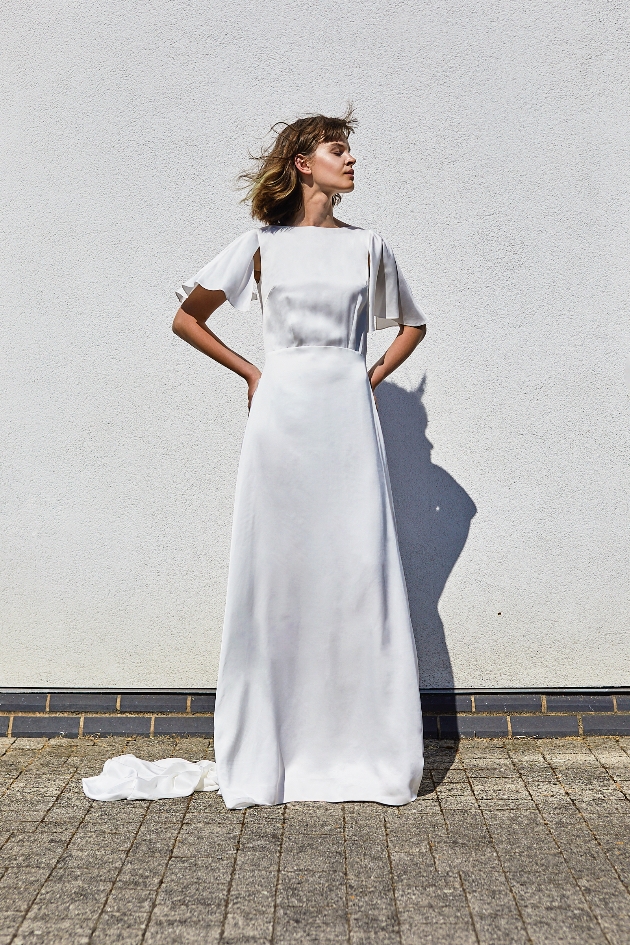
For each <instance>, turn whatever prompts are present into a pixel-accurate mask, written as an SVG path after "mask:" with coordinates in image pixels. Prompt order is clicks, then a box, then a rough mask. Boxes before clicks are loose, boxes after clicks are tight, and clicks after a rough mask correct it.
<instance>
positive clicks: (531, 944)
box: [462, 761, 534, 945]
mask: <svg viewBox="0 0 630 945" xmlns="http://www.w3.org/2000/svg"><path fill="white" fill-rule="evenodd" d="M462 767H463V769H464V775H465V777H466V780H467V782H468V787H469V788H470V790H471V792H472V795H473V797H474V798H475V802H476V804H477V809H478V810H479V813H480V814H481V819H482V820H483V825H484V827H485V828H486V833H487V834H488V837H489V839H490V844H491V846H492V849H493V850H494V854H495V856H496V858H497V860H498V861H499V866H500V867H501V872H502V873H503V879H504V880H505V882H506V885H507V888H508V889H509V890H510V895H511V897H512V901H513V902H514V907H515V909H516V911H517V913H518V917H519V919H520V920H521V923H522V926H523V931H524V932H525V935H526V936H527V941H528V942H529V945H534V940H533V939H532V937H531V935H530V934H529V929H528V928H527V923H526V922H525V917H524V915H523V912H522V910H521V907H520V904H519V901H518V899H517V898H516V893H515V892H514V887H513V886H512V883H511V882H510V879H509V876H508V874H507V872H506V869H505V866H504V865H503V859H502V857H501V854H500V853H499V851H498V850H497V846H496V843H495V842H494V837H493V836H492V831H491V830H490V827H489V826H488V821H487V820H486V815H485V811H484V810H483V808H482V807H481V806H480V804H479V801H478V800H477V795H476V794H475V789H474V787H473V784H472V781H471V779H470V775H469V774H468V771H467V770H466V765H465V763H464V761H462Z"/></svg>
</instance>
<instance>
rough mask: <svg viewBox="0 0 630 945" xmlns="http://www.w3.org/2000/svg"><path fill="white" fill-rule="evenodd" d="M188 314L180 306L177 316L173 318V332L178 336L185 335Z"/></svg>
mask: <svg viewBox="0 0 630 945" xmlns="http://www.w3.org/2000/svg"><path fill="white" fill-rule="evenodd" d="M186 319H187V315H186V312H184V311H183V309H181V308H178V309H177V311H176V313H175V318H174V319H173V324H172V326H171V327H172V329H173V333H174V334H175V335H177V337H178V338H183V337H184V325H185V323H186Z"/></svg>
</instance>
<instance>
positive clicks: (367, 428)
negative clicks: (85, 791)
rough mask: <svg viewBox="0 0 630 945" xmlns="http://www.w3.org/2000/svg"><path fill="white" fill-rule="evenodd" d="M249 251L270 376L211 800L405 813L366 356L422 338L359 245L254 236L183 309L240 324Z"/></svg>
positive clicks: (391, 536)
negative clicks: (203, 301)
mask: <svg viewBox="0 0 630 945" xmlns="http://www.w3.org/2000/svg"><path fill="white" fill-rule="evenodd" d="M257 248H260V252H261V262H262V279H261V282H260V284H259V286H258V287H257V288H258V295H259V298H260V301H261V304H262V311H263V335H264V343H265V351H266V360H265V365H264V369H263V373H262V377H261V380H260V382H259V384H258V388H257V390H256V392H255V394H254V397H253V400H252V405H251V411H250V415H249V419H248V422H247V427H246V430H245V436H244V440H243V446H242V452H241V458H240V463H239V469H238V476H237V484H236V498H235V506H234V519H233V530H232V543H231V551H230V566H229V576H228V586H227V597H226V611H225V622H224V630H223V638H222V645H221V655H220V663H219V676H218V682H217V700H216V709H215V757H216V779H217V781H218V785H219V793H220V794H221V796H222V797H223V800H224V802H225V804H226V806H227V807H228V808H245V807H249V806H251V805H256V804H281V803H285V802H288V801H299V800H309V801H313V800H320V801H344V800H349V801H350V800H352V801H361V800H364V801H377V802H380V803H383V804H392V805H399V804H405V803H408V802H409V801H411V800H413V799H414V798H415V797H416V796H417V791H418V787H419V784H420V780H421V777H422V770H423V742H422V715H421V707H420V697H419V683H418V666H417V654H416V647H415V642H414V637H413V632H412V627H411V620H410V616H409V605H408V601H407V593H406V588H405V581H404V575H403V570H402V564H401V559H400V554H399V549H398V541H397V536H396V525H395V520H394V511H393V503H392V496H391V488H390V482H389V475H388V470H387V459H386V455H385V449H384V445H383V438H382V433H381V428H380V424H379V418H378V414H377V412H376V408H375V403H374V398H373V395H372V390H371V386H370V382H369V378H368V376H367V370H366V362H365V348H366V334H367V332H368V330H376V329H378V328H382V327H387V326H388V325H400V324H410V325H422V324H425V321H426V320H425V318H424V316H423V314H422V312H421V311H420V310H419V309H418V307H417V306H416V304H415V303H414V301H413V298H412V296H411V293H410V292H409V289H408V287H407V284H406V282H405V280H404V278H403V276H402V273H401V272H400V270H399V268H398V266H397V263H396V260H395V258H394V255H393V253H392V252H391V250H390V249H389V247H388V246H387V245H386V244H385V242H384V241H383V240H382V239H381V238H380V237H379V236H378V235H377V234H374V233H372V232H371V231H368V230H361V229H358V228H353V227H344V228H340V229H324V228H321V227H262V228H260V229H255V230H250V231H248V232H247V233H245V234H243V235H242V236H241V237H239V238H238V239H237V240H235V241H234V242H233V243H232V244H230V246H228V247H227V248H226V249H225V250H223V252H222V253H220V254H219V255H218V256H217V257H216V258H215V259H214V260H213V261H212V262H211V263H209V264H208V265H207V266H205V267H204V268H203V269H202V270H200V271H199V272H198V273H197V274H196V275H195V276H194V277H193V278H192V279H190V280H189V281H188V282H186V283H185V284H184V286H183V288H182V292H181V293H178V295H179V297H180V299H183V298H185V296H186V295H188V294H189V293H190V292H191V291H192V289H193V288H194V286H195V285H201V286H203V287H205V288H207V289H222V290H223V291H224V292H225V294H226V297H227V298H228V300H229V301H230V302H231V304H232V305H234V306H235V307H238V308H242V309H247V308H248V307H249V304H250V301H251V298H252V294H253V291H254V286H255V283H254V269H253V260H252V257H253V255H254V253H255V251H256V249H257ZM114 760H115V759H114ZM170 760H171V761H172V760H173V759H170ZM108 764H110V762H108ZM158 764H161V763H160V762H158ZM112 770H113V769H112ZM91 780H92V781H94V780H95V779H91ZM163 783H164V784H165V785H166V784H167V782H163ZM165 789H166V788H165ZM169 789H170V788H169ZM192 789H193V790H194V788H192ZM91 790H92V794H90V796H92V797H94V796H96V794H97V793H98V786H97V787H96V788H95V787H94V785H91ZM125 790H126V788H122V787H121V788H120V789H119V790H118V789H117V786H116V784H115V783H113V782H111V781H110V782H108V786H107V792H105V790H103V791H102V792H101V795H100V799H110V798H112V797H113V796H114V795H116V794H117V791H118V794H121V796H129V794H127V795H125ZM133 790H134V791H137V790H138V788H137V787H135V786H134V787H133ZM152 790H154V788H152ZM105 793H107V794H108V796H107V797H104V794H105ZM134 796H136V795H134ZM163 796H168V797H170V796H174V795H172V794H168V793H167V794H164V795H163Z"/></svg>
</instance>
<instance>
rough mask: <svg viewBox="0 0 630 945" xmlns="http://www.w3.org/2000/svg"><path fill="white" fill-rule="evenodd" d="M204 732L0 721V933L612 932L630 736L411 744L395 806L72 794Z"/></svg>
mask: <svg viewBox="0 0 630 945" xmlns="http://www.w3.org/2000/svg"><path fill="white" fill-rule="evenodd" d="M124 752H132V753H135V754H137V755H139V756H141V757H145V758H158V757H168V756H173V755H179V756H182V757H187V758H190V759H191V760H196V759H198V758H201V757H208V756H209V754H210V753H211V745H210V743H209V742H208V740H206V739H192V738H189V739H185V738H184V739H179V740H176V739H174V738H160V739H158V738H154V739H141V738H139V739H117V738H106V739H101V740H99V741H93V740H91V739H87V738H86V739H54V740H51V741H44V740H42V739H24V738H22V739H20V738H18V739H15V740H11V739H4V740H0V754H1V755H2V756H1V757H0V794H1V799H0V805H1V806H0V904H1V916H0V945H8V943H15V945H18V943H19V945H26V943H29V945H30V943H38V945H46V943H51V945H53V943H54V945H66V943H69V945H75V943H83V942H86V943H87V942H90V943H93V945H106V943H107V945H110V943H111V945H132V943H146V945H179V943H182V945H183V943H194V945H210V943H224V945H227V943H233V945H236V943H239V945H240V943H263V942H269V943H272V942H273V943H277V945H280V943H283V945H284V943H286V945H293V943H296V945H299V943H306V942H311V943H314V945H315V943H316V945H319V943H334V945H337V943H346V942H350V943H370V945H372V943H373V945H390V943H392V945H393V943H405V945H411V943H422V945H442V943H447V945H468V943H482V945H513V943H514V945H516V943H518V945H520V943H531V945H534V943H535V945H538V943H541V945H542V943H545V945H562V943H569V942H571V943H576V945H590V943H606V942H608V943H615V945H628V942H630V895H629V885H630V829H629V828H630V803H629V798H630V739H627V738H618V739H613V738H610V739H608V738H598V739H589V740H587V739H559V740H551V739H549V740H541V741H530V740H505V741H501V740H487V741H480V740H470V741H463V742H461V743H460V745H459V747H457V746H455V745H454V744H448V743H444V742H439V743H438V742H433V743H428V745H427V775H426V778H425V780H424V782H423V787H422V796H421V798H420V799H419V800H418V801H416V802H415V803H413V804H410V805H408V806H406V807H403V808H387V807H383V806H381V805H378V804H360V803H358V804H290V805H287V806H286V807H274V808H266V809H262V808H250V809H249V810H247V811H246V812H242V811H226V810H225V808H224V807H223V803H222V801H221V799H220V798H219V797H218V796H217V795H216V794H195V795H193V797H192V798H183V799H181V800H169V801H154V802H152V803H148V802H145V801H133V802H129V801H119V802H115V803H99V802H97V801H96V802H94V801H89V800H88V799H87V798H86V797H85V795H84V794H83V792H82V790H81V782H80V778H81V777H82V776H87V775H92V774H97V773H98V772H99V771H100V770H101V767H102V764H103V762H104V760H105V759H106V758H108V757H111V756H112V755H116V754H123V753H124Z"/></svg>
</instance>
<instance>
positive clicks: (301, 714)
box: [215, 345, 423, 808]
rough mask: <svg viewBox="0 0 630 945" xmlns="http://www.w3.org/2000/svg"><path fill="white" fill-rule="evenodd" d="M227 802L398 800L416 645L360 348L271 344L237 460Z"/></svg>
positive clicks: (222, 780) (412, 737)
mask: <svg viewBox="0 0 630 945" xmlns="http://www.w3.org/2000/svg"><path fill="white" fill-rule="evenodd" d="M215 754H216V761H217V776H218V782H219V785H220V788H219V790H220V793H221V795H222V797H223V800H224V802H225V804H226V806H227V807H229V808H244V807H248V806H251V805H254V804H281V803H284V802H286V801H299V800H322V801H344V800H356V801H361V800H367V801H378V802H381V803H383V804H394V805H397V804H405V803H408V802H409V801H411V800H413V799H414V798H415V797H416V796H417V792H418V787H419V784H420V780H421V777H422V766H423V754H422V716H421V709H420V699H419V691H418V665H417V658H416V647H415V642H414V637H413V631H412V627H411V621H410V617H409V605H408V601H407V592H406V587H405V580H404V574H403V570H402V564H401V559H400V553H399V549H398V541H397V536H396V526H395V521H394V510H393V504H392V497H391V488H390V483H389V476H388V472H387V460H386V456H385V450H384V445H383V438H382V434H381V428H380V424H379V419H378V414H377V411H376V407H375V402H374V397H373V394H372V389H371V385H370V382H369V378H368V376H367V371H366V364H365V358H364V356H363V355H362V354H361V353H359V352H358V351H355V350H352V349H350V348H345V347H334V346H321V345H303V346H298V347H291V348H284V349H281V350H275V351H271V352H270V353H268V355H267V359H266V363H265V368H264V371H263V374H262V377H261V379H260V382H259V384H258V388H257V390H256V392H255V394H254V397H253V399H252V404H251V411H250V415H249V419H248V422H247V427H246V431H245V437H244V441H243V446H242V452H241V458H240V463H239V469H238V476H237V484H236V498H235V507H234V519H233V530H232V544H231V553H230V566H229V577H228V588H227V601H226V615H225V624H224V630H223V640H222V646H221V656H220V664H219V677H218V683H217V702H216V710H215Z"/></svg>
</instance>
